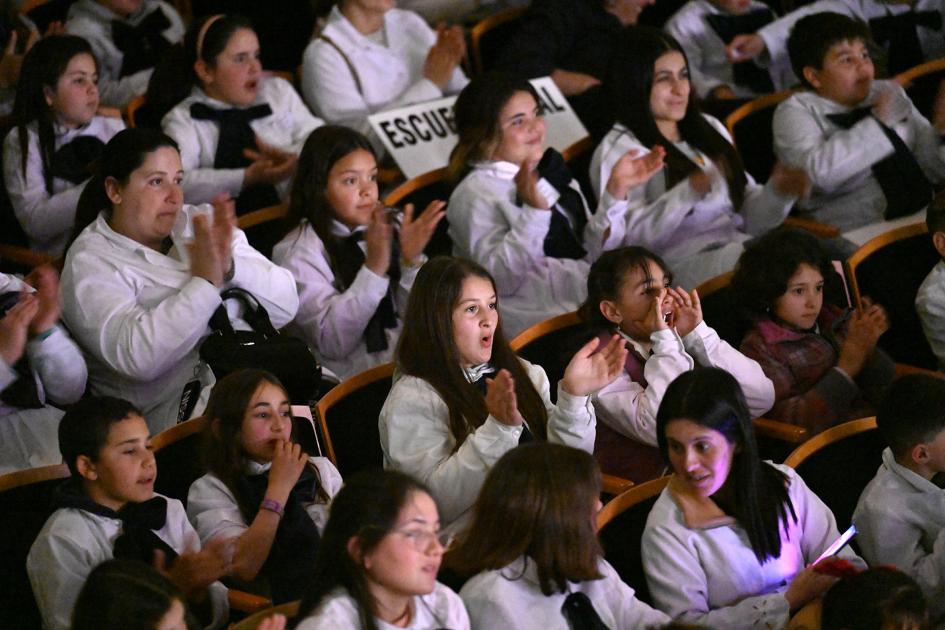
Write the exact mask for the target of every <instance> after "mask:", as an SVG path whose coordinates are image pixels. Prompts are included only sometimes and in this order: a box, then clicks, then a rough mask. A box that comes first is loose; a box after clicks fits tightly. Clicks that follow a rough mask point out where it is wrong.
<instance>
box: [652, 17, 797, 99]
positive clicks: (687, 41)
mask: <svg viewBox="0 0 945 630" xmlns="http://www.w3.org/2000/svg"><path fill="white" fill-rule="evenodd" d="M774 18H775V15H774V13H773V12H772V11H771V9H770V8H768V5H766V4H765V3H764V2H759V0H689V2H687V3H686V4H684V5H683V6H682V8H680V9H679V10H678V11H676V13H675V14H673V16H672V17H671V18H670V19H669V21H667V22H666V25H665V26H664V27H663V28H664V30H665V31H666V32H667V33H669V34H670V35H672V36H673V37H674V38H675V39H676V41H678V42H679V43H680V44H681V45H682V47H683V50H685V51H686V57H687V58H688V59H689V81H690V82H691V83H692V87H693V88H695V92H696V95H697V96H698V97H699V98H700V99H702V100H706V99H712V100H722V99H735V98H738V99H748V98H753V97H755V96H759V95H761V94H767V93H770V92H774V91H775V90H780V89H784V88H786V87H788V85H789V83H787V81H788V80H789V76H781V75H783V74H784V73H783V70H784V68H778V67H771V68H763V67H760V65H759V64H758V63H757V62H756V61H755V60H751V59H749V60H747V61H742V62H736V63H733V62H732V61H731V60H729V58H728V57H727V56H726V54H725V46H726V45H727V44H729V43H730V42H731V41H732V39H733V38H735V36H737V35H742V34H744V33H754V32H755V31H756V30H758V29H759V28H761V27H762V26H764V25H765V24H768V23H769V22H771V21H772V20H773V19H774ZM782 65H786V64H782ZM779 70H780V72H779Z"/></svg>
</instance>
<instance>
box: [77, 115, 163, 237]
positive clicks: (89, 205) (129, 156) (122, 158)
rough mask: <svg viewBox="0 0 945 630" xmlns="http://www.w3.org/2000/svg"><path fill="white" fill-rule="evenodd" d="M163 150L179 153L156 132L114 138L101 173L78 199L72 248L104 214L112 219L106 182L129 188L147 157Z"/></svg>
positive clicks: (135, 130)
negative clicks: (134, 175)
mask: <svg viewBox="0 0 945 630" xmlns="http://www.w3.org/2000/svg"><path fill="white" fill-rule="evenodd" d="M162 147H169V148H171V149H174V150H175V151H178V152H179V151H180V149H179V148H178V147H177V143H176V142H174V141H173V140H172V139H171V138H170V137H169V136H167V135H165V134H164V133H162V132H160V131H156V130H153V129H145V128H143V127H138V128H133V129H123V130H121V131H119V132H118V133H116V134H115V135H114V136H112V139H111V140H109V141H108V144H106V145H105V151H104V152H103V153H102V157H101V160H100V161H99V167H98V169H99V172H98V173H97V174H96V175H94V176H93V177H92V179H90V180H89V182H88V183H87V184H86V185H85V188H84V189H83V190H82V194H81V195H80V196H79V202H78V204H76V212H75V228H73V231H72V238H71V239H70V240H69V245H70V246H71V245H72V243H73V242H74V241H75V239H76V237H78V236H79V234H81V233H82V230H84V229H85V228H86V227H87V226H88V225H89V224H90V223H92V222H94V221H95V219H96V218H97V217H98V215H99V213H101V212H105V214H106V216H107V217H108V218H111V211H112V202H111V200H110V199H109V198H108V194H107V193H106V192H105V180H106V179H108V178H109V177H111V178H113V179H115V180H116V181H117V182H118V183H119V184H123V185H124V184H127V183H128V178H129V177H130V176H131V174H132V173H133V172H135V171H136V170H137V169H138V168H139V167H140V166H141V165H142V164H144V161H145V160H146V159H147V157H148V155H149V154H151V153H153V152H155V151H157V150H158V149H160V148H162Z"/></svg>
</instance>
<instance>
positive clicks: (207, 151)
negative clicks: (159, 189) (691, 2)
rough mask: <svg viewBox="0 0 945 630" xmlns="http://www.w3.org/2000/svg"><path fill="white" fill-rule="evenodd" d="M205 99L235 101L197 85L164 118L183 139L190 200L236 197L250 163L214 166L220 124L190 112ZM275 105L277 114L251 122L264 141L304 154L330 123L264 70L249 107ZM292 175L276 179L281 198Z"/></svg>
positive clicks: (169, 130)
mask: <svg viewBox="0 0 945 630" xmlns="http://www.w3.org/2000/svg"><path fill="white" fill-rule="evenodd" d="M194 103H203V104H204V105H207V106H209V107H211V108H213V109H233V105H231V104H230V103H225V102H223V101H218V100H216V99H213V98H210V97H209V96H207V95H206V94H205V93H204V91H203V90H202V89H200V88H199V87H195V88H194V89H193V90H192V91H191V93H190V96H188V97H187V98H185V99H184V100H182V101H181V102H180V103H178V104H177V105H175V106H174V108H173V109H172V110H171V111H169V112H168V113H167V114H166V115H165V116H164V118H163V119H162V120H161V127H162V128H163V129H164V133H166V134H167V135H169V136H170V137H171V138H173V139H174V141H175V142H177V145H178V146H179V147H180V159H181V163H182V164H183V167H184V198H185V199H186V201H187V203H207V202H210V201H211V200H212V199H213V198H214V197H215V196H216V195H218V194H219V193H221V192H227V193H229V194H230V196H231V197H233V198H236V197H238V196H239V194H240V190H242V188H243V177H244V176H245V173H246V169H245V168H228V169H218V168H214V167H213V164H214V161H215V159H216V153H217V143H218V141H219V139H220V124H219V123H218V122H216V121H214V120H198V119H196V118H192V117H191V115H190V106H191V105H193V104H194ZM263 104H265V105H269V107H270V109H272V114H270V115H269V116H265V117H263V118H257V119H256V120H253V121H252V122H251V123H249V126H250V127H251V128H252V129H253V131H255V132H256V136H257V137H258V138H259V139H260V140H261V141H262V142H264V143H266V144H268V145H270V146H272V147H275V148H277V149H281V150H283V151H287V152H289V153H294V154H296V155H298V154H299V152H301V150H302V145H303V144H305V140H306V139H307V138H308V135H309V134H310V133H312V131H314V130H315V129H317V128H318V127H321V126H322V125H323V124H324V123H323V122H322V121H321V120H320V119H318V118H316V117H314V116H312V112H310V111H309V110H308V107H306V106H305V103H303V102H302V99H301V98H300V97H299V95H298V93H297V92H296V91H295V88H293V87H292V85H291V84H290V83H289V82H288V81H286V80H285V79H282V78H280V77H275V76H263V77H262V78H261V79H260V81H259V87H258V88H257V92H256V100H254V101H253V103H252V105H249V106H248V107H254V106H256V105H263ZM291 183H292V182H291V180H290V179H285V180H283V181H281V182H279V183H278V184H276V190H277V191H278V193H279V196H280V198H282V199H286V198H287V197H288V193H289V188H290V186H291Z"/></svg>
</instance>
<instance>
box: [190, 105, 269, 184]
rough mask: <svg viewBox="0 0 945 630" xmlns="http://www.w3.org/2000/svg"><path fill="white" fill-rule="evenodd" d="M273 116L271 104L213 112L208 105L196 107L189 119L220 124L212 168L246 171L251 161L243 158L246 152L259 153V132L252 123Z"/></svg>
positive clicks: (193, 108) (191, 109)
mask: <svg viewBox="0 0 945 630" xmlns="http://www.w3.org/2000/svg"><path fill="white" fill-rule="evenodd" d="M271 115H272V108H271V107H269V105H268V104H266V103H263V104H261V105H254V106H253V107H246V108H236V107H234V108H232V109H214V108H213V107H210V106H209V105H207V104H205V103H193V104H192V105H191V106H190V116H191V117H192V118H195V119H197V120H212V121H215V122H217V123H219V126H220V137H219V139H218V140H217V152H216V155H215V156H214V160H213V168H246V167H247V166H249V165H250V163H251V160H250V159H249V158H248V157H246V156H245V155H243V151H244V150H245V149H253V150H256V149H258V146H257V144H256V132H255V131H253V128H252V127H250V125H249V123H251V122H252V121H254V120H256V119H257V118H265V117H266V116H271Z"/></svg>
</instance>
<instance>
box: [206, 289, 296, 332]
mask: <svg viewBox="0 0 945 630" xmlns="http://www.w3.org/2000/svg"><path fill="white" fill-rule="evenodd" d="M220 299H221V300H222V301H223V302H224V303H225V302H226V301H227V300H237V301H238V302H240V303H241V304H242V305H243V319H244V320H246V323H247V324H249V326H250V328H252V329H253V330H255V331H256V332H258V333H260V334H262V335H265V336H266V337H270V338H271V337H277V336H278V335H279V333H278V331H277V330H276V329H275V327H274V326H273V325H272V320H271V319H269V312H268V311H267V310H266V309H265V307H264V306H263V305H262V304H260V302H259V300H258V299H256V296H255V295H253V294H252V293H250V292H249V291H247V290H246V289H241V288H239V287H230V288H229V289H227V290H226V291H224V292H223V293H221V294H220ZM210 328H212V329H213V330H215V331H217V332H220V333H222V334H223V335H224V336H232V335H235V334H236V331H235V330H234V329H233V324H232V323H231V322H230V317H229V314H228V313H227V312H226V305H225V304H220V306H218V307H217V310H216V311H214V312H213V316H212V317H211V318H210Z"/></svg>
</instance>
